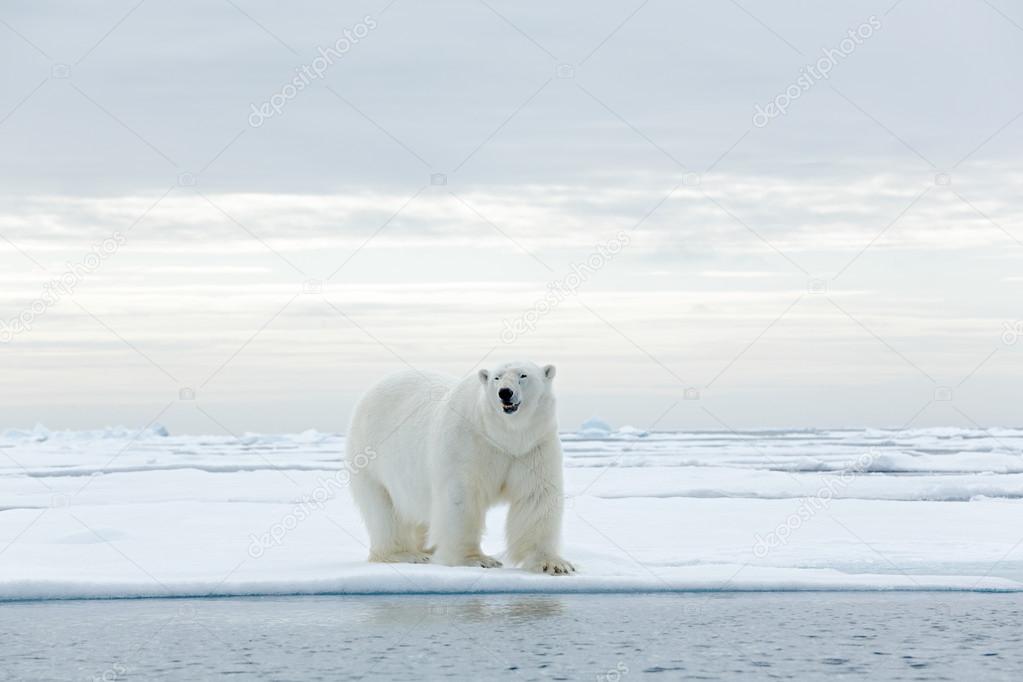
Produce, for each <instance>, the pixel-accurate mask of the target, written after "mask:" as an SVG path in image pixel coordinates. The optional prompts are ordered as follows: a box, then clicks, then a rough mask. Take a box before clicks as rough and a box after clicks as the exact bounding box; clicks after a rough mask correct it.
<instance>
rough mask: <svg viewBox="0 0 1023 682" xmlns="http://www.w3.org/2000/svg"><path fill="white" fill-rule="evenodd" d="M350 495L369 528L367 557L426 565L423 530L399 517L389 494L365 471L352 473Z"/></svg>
mask: <svg viewBox="0 0 1023 682" xmlns="http://www.w3.org/2000/svg"><path fill="white" fill-rule="evenodd" d="M351 487H352V495H353V496H354V497H355V502H356V504H358V505H359V511H360V512H362V518H363V521H365V522H366V528H367V529H368V530H369V545H370V547H369V560H370V561H377V562H381V563H410V564H425V563H427V562H429V561H430V552H429V551H428V550H427V549H426V548H425V547H424V540H425V537H426V529H425V528H423V527H422V526H420V525H418V524H413V523H408V522H406V521H404V520H403V519H401V518H400V517H399V515H398V512H397V510H396V509H395V508H394V504H393V503H392V502H391V496H390V495H389V494H388V493H387V489H386V488H384V486H382V485H381V484H380V483H379V482H377V481H375V480H373V478H372V476H370V475H369V474H368V472H365V471H363V472H359V474H358V475H355V476H352V481H351Z"/></svg>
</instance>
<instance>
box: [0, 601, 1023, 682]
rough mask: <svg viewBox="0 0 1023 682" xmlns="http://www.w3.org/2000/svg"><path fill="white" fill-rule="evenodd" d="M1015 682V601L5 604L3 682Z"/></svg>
mask: <svg viewBox="0 0 1023 682" xmlns="http://www.w3.org/2000/svg"><path fill="white" fill-rule="evenodd" d="M220 676H229V677H230V678H233V679H239V680H248V679H254V680H338V679H395V680H417V681H419V680H430V679H467V678H474V679H492V678H499V679H515V680H545V679H553V680H600V681H605V682H630V681H632V680H650V681H652V682H653V681H660V680H677V679H694V680H695V679H700V680H733V679H740V678H742V679H784V680H789V679H791V680H818V679H820V680H823V679H833V678H844V679H854V680H859V679H863V680H868V679H869V680H963V679H971V680H1020V679H1023V595H1016V594H975V593H905V592H902V593H897V592H896V593H834V592H831V593H828V592H816V593H760V594H756V593H753V594H749V593H747V594H743V593H729V594H720V593H719V594H671V595H570V596H569V595H487V596H376V597H334V596H324V597H273V598H265V597H264V598H237V599H236V598H231V599H151V600H115V601H65V602H60V601H56V602H20V603H6V604H0V679H3V680H72V679H79V680H93V679H96V680H110V681H113V680H164V679H166V680H202V679H210V678H215V677H220Z"/></svg>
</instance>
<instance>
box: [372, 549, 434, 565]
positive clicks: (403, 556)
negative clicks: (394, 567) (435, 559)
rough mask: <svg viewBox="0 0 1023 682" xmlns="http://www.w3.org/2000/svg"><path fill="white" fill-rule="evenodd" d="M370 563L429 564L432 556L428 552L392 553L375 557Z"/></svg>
mask: <svg viewBox="0 0 1023 682" xmlns="http://www.w3.org/2000/svg"><path fill="white" fill-rule="evenodd" d="M370 561H378V562H380V563H384V564H428V563H430V555H429V554H428V553H427V552H392V553H390V554H384V555H374V556H371V557H370Z"/></svg>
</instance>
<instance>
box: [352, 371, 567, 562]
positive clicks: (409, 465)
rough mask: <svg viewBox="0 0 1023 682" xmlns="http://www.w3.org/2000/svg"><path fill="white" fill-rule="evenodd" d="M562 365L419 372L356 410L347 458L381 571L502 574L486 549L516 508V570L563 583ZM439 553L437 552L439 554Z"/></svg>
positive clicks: (373, 394) (376, 391)
mask: <svg viewBox="0 0 1023 682" xmlns="http://www.w3.org/2000/svg"><path fill="white" fill-rule="evenodd" d="M554 374H555V369H554V365H546V366H544V367H542V368H541V367H538V366H537V365H535V364H533V363H531V362H511V363H507V364H503V365H501V366H499V367H497V368H495V369H493V370H486V369H482V370H480V371H479V372H478V373H477V374H476V375H474V376H469V377H467V378H465V379H462V380H457V379H453V378H449V377H447V376H444V375H441V374H433V373H426V372H420V371H418V370H410V371H405V372H400V373H397V374H393V375H391V376H389V377H387V378H385V379H383V380H382V381H381V382H380V383H378V384H376V385H375V386H374V387H372V388H371V389H370V390H369V391H368V392H367V393H366V395H365V396H363V398H362V399H361V400H360V401H359V403H358V404H357V405H356V407H355V412H354V414H353V416H352V423H351V428H350V429H349V431H348V437H347V439H346V444H345V449H346V457H347V460H348V466H349V468H350V471H351V489H352V495H353V496H354V498H355V502H356V504H357V505H358V506H359V510H360V511H361V513H362V518H363V520H364V521H365V522H366V527H367V529H368V530H369V536H370V554H369V559H370V561H382V562H412V563H425V562H433V563H439V564H444V565H446V566H482V567H484V568H493V567H497V566H500V565H501V562H500V561H498V560H497V559H496V558H494V557H491V556H487V555H486V554H484V553H483V550H482V549H480V539H481V537H482V535H483V524H484V519H485V516H486V512H487V510H488V509H489V508H490V507H492V506H494V505H495V504H498V503H501V502H507V503H508V504H509V505H510V507H509V510H508V523H507V528H506V535H507V547H508V550H507V553H506V559H507V560H509V561H510V562H512V563H514V564H518V565H521V566H522V567H523V568H525V569H527V570H531V571H536V572H541V573H549V574H552V575H563V574H569V573H573V572H575V567H574V566H572V564H570V563H569V562H568V561H565V560H564V559H563V558H561V555H560V552H559V544H560V535H561V516H562V506H563V501H564V493H563V483H562V471H561V464H562V463H561V460H562V454H561V442H560V441H559V440H558V428H557V420H556V418H555V414H554V407H555V403H554V394H553V393H552V391H551V383H552V381H553V379H554ZM428 547H429V548H428Z"/></svg>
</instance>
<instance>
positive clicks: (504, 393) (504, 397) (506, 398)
mask: <svg viewBox="0 0 1023 682" xmlns="http://www.w3.org/2000/svg"><path fill="white" fill-rule="evenodd" d="M497 397H498V398H500V399H501V402H502V403H510V402H511V398H512V390H511V389H510V388H502V389H501V390H500V391H498V392H497Z"/></svg>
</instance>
